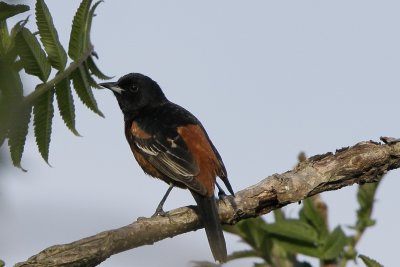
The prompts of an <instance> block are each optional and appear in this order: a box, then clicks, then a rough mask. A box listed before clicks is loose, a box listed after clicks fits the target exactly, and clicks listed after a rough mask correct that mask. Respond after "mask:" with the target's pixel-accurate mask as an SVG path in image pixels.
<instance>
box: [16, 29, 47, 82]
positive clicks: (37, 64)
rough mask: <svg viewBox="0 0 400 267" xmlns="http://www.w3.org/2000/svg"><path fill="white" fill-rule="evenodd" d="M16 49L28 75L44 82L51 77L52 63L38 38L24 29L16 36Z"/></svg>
mask: <svg viewBox="0 0 400 267" xmlns="http://www.w3.org/2000/svg"><path fill="white" fill-rule="evenodd" d="M16 47H17V51H18V54H19V56H20V58H21V62H22V65H23V66H24V69H25V71H26V73H29V74H32V75H35V76H37V77H39V78H40V79H41V80H42V81H43V82H45V81H46V80H47V78H48V77H49V75H50V70H51V67H50V63H49V62H48V61H47V57H46V54H45V52H44V51H43V49H42V48H41V47H40V44H39V42H38V40H37V39H36V37H35V36H34V35H33V34H32V33H31V32H30V31H29V30H28V29H27V28H24V27H23V28H22V29H21V30H20V31H19V32H18V34H17V36H16Z"/></svg>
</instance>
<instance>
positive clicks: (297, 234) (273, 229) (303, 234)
mask: <svg viewBox="0 0 400 267" xmlns="http://www.w3.org/2000/svg"><path fill="white" fill-rule="evenodd" d="M264 229H265V230H267V231H268V232H269V233H270V234H273V235H274V236H276V238H278V239H279V237H283V239H285V240H287V239H290V240H293V241H299V242H302V243H307V244H317V243H318V242H319V238H318V233H317V231H316V230H315V229H314V228H313V227H312V226H311V225H309V224H307V223H305V222H303V221H300V220H294V219H288V220H284V221H280V222H279V223H272V224H267V225H265V226H264Z"/></svg>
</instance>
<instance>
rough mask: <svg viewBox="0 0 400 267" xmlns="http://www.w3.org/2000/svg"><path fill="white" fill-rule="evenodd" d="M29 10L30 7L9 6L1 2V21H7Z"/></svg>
mask: <svg viewBox="0 0 400 267" xmlns="http://www.w3.org/2000/svg"><path fill="white" fill-rule="evenodd" d="M28 10H29V6H27V5H9V4H7V3H4V2H0V20H5V19H7V18H10V17H12V16H15V15H17V14H19V13H23V12H26V11H28Z"/></svg>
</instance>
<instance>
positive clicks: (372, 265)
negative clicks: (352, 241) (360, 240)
mask: <svg viewBox="0 0 400 267" xmlns="http://www.w3.org/2000/svg"><path fill="white" fill-rule="evenodd" d="M358 257H359V258H360V259H361V260H362V261H363V262H364V263H365V266H367V267H383V265H382V264H380V263H379V262H377V261H376V260H374V259H371V258H369V257H367V256H365V255H360V256H358Z"/></svg>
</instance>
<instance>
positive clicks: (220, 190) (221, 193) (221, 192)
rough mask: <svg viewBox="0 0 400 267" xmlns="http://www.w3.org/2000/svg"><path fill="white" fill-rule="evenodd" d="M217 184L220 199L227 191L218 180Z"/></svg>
mask: <svg viewBox="0 0 400 267" xmlns="http://www.w3.org/2000/svg"><path fill="white" fill-rule="evenodd" d="M215 184H216V186H217V187H218V198H219V199H222V198H223V197H225V196H226V193H225V191H224V190H223V189H222V187H221V186H220V185H219V184H218V183H217V182H216V183H215Z"/></svg>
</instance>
